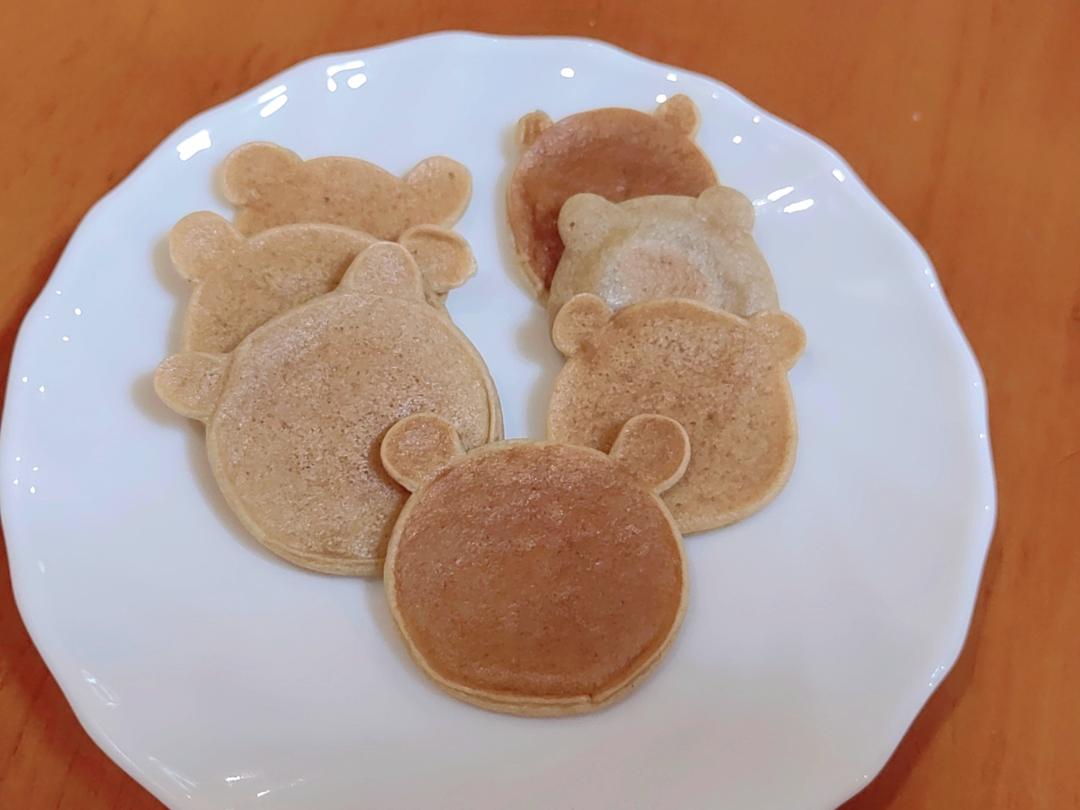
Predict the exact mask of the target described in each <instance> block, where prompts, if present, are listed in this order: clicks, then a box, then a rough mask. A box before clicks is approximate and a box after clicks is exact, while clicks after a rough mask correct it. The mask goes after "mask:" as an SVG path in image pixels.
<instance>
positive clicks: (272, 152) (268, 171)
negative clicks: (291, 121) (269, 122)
mask: <svg viewBox="0 0 1080 810" xmlns="http://www.w3.org/2000/svg"><path fill="white" fill-rule="evenodd" d="M302 163H303V161H302V160H301V159H300V156H299V155H297V154H296V153H295V152H293V151H291V150H289V149H286V148H285V147H283V146H278V145H277V144H273V143H264V142H261V141H256V142H255V143H245V144H244V145H243V146H238V147H236V149H234V150H232V151H231V152H230V153H229V154H228V156H226V158H225V160H224V161H223V162H222V164H221V172H222V182H223V184H224V187H225V199H227V200H228V201H229V202H231V203H233V204H234V205H244V204H247V203H250V202H254V201H255V200H257V199H258V198H259V195H260V194H261V193H262V192H263V191H264V190H265V189H266V188H267V187H268V186H271V185H273V184H275V183H278V182H280V181H281V179H282V177H284V176H286V175H287V174H288V173H289V172H291V171H292V170H293V169H294V168H295V167H297V166H299V165H301V164H302Z"/></svg>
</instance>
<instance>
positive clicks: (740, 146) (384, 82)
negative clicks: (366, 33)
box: [0, 34, 995, 810]
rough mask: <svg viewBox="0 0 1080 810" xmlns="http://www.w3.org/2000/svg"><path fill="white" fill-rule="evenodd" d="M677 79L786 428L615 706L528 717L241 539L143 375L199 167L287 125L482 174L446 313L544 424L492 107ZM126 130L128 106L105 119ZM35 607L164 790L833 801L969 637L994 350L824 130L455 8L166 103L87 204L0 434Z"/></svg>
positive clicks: (38, 625) (52, 641)
mask: <svg viewBox="0 0 1080 810" xmlns="http://www.w3.org/2000/svg"><path fill="white" fill-rule="evenodd" d="M676 92H682V93H687V94H688V95H690V96H691V97H692V98H693V99H694V100H695V101H696V102H697V104H698V106H699V107H700V109H701V115H702V126H701V131H700V134H699V140H700V143H701V144H702V146H703V147H704V149H705V150H706V152H707V153H708V155H709V156H710V158H711V159H712V160H713V162H714V164H715V166H716V168H717V171H718V173H719V175H720V177H721V178H722V180H723V181H724V182H726V183H728V184H730V185H733V186H735V187H737V188H739V189H740V190H742V191H744V192H745V193H746V194H747V195H748V196H750V197H751V198H752V199H753V200H755V203H756V204H757V212H758V219H757V226H756V235H757V237H758V239H759V241H760V244H761V246H762V248H763V250H764V252H765V255H766V256H767V258H768V259H769V261H770V263H771V265H772V268H773V271H774V273H775V276H776V281H777V286H778V288H779V291H780V297H781V301H782V303H783V305H784V308H785V309H786V310H788V311H789V312H791V313H792V314H794V315H795V316H796V317H797V318H798V319H799V320H800V321H801V322H802V323H803V325H804V326H805V328H806V332H807V335H808V340H809V347H808V351H807V353H806V355H805V356H804V357H803V358H802V360H801V361H800V362H799V364H798V365H797V366H796V367H795V369H794V371H793V372H792V375H791V382H792V387H793V390H794V394H795V400H796V403H797V406H798V415H799V424H800V432H801V444H800V448H799V458H798V462H797V464H796V468H795V472H794V475H793V476H792V479H791V483H790V484H789V486H788V487H787V489H786V490H785V491H784V492H783V493H782V494H781V495H780V497H779V498H778V499H777V500H776V501H775V502H774V503H773V504H772V505H771V506H769V507H768V508H767V509H766V510H765V511H763V512H761V513H760V514H758V515H757V516H755V517H753V518H751V519H749V520H747V521H745V522H743V523H741V524H739V525H736V526H734V527H731V528H728V529H725V530H722V531H719V532H715V533H713V534H711V535H708V534H706V535H699V536H695V537H691V538H689V540H688V542H687V546H688V553H689V558H690V560H689V561H690V573H691V602H690V607H689V611H688V614H687V618H686V623H685V625H684V628H683V631H682V634H681V636H680V637H679V638H678V640H677V641H676V643H675V645H674V647H673V648H672V650H671V652H670V653H669V655H668V657H667V659H666V661H665V662H664V664H663V665H662V666H661V667H660V668H659V669H658V671H657V673H656V674H655V676H654V677H653V678H652V679H651V680H650V681H648V682H647V683H646V684H645V685H644V686H643V687H642V688H641V689H640V690H639V691H638V692H637V693H635V694H634V695H632V696H631V697H630V698H629V699H627V700H626V701H625V702H623V703H621V704H619V705H618V706H616V707H614V708H613V709H611V710H608V711H605V712H602V713H599V714H596V715H593V716H588V717H581V718H574V719H567V720H557V721H537V720H524V719H519V718H512V717H503V716H497V715H492V714H488V713H485V712H482V711H479V710H476V709H473V708H471V707H469V706H466V705H463V704H460V703H457V702H455V701H453V700H451V699H449V698H447V697H446V696H444V695H443V694H441V693H440V692H439V691H437V690H436V689H435V688H434V687H433V686H432V685H430V684H429V683H428V682H427V681H426V680H425V679H424V678H423V676H422V675H421V674H420V673H419V671H418V670H417V669H416V668H415V667H414V666H413V665H412V664H411V663H410V662H409V661H408V659H407V656H406V654H405V651H404V648H403V646H402V644H401V642H400V641H399V640H398V638H397V636H396V634H395V631H394V628H393V626H392V625H391V622H390V618H389V615H388V612H387V609H386V605H385V603H384V599H383V595H382V591H381V585H380V584H379V583H376V582H360V581H356V580H347V579H335V578H329V577H323V576H318V575H315V574H308V573H305V572H303V571H300V570H297V569H294V568H292V567H290V566H289V565H287V564H286V563H283V562H280V561H279V560H277V559H275V558H274V557H272V556H270V555H269V554H268V553H266V552H263V551H262V550H261V549H260V548H259V547H257V546H256V545H255V544H254V543H253V542H252V541H250V540H248V539H246V538H245V537H244V534H243V532H242V531H241V529H240V528H239V524H238V522H237V521H236V520H235V519H234V518H233V517H232V516H231V514H230V513H229V512H228V509H227V507H226V506H225V504H224V501H223V499H222V497H221V496H220V494H219V493H218V491H217V489H216V487H215V485H214V483H213V481H212V479H211V476H210V472H209V468H208V464H207V462H206V459H205V455H204V452H203V448H202V439H201V435H200V434H201V428H199V427H198V426H197V425H194V424H191V423H187V422H186V421H185V420H183V419H180V418H179V417H176V416H175V415H173V414H172V413H171V412H169V411H168V410H166V409H165V408H164V406H162V405H161V404H160V403H159V402H158V401H157V400H156V398H155V396H154V394H153V391H152V389H151V384H150V374H151V371H152V370H153V368H154V366H155V365H156V364H157V363H158V361H159V360H160V359H161V358H162V357H164V356H165V355H166V354H168V353H169V352H170V350H172V349H173V348H174V347H175V346H176V338H177V333H178V326H179V315H180V312H181V304H182V302H183V300H184V297H185V295H186V287H185V283H184V282H182V281H181V280H180V279H179V277H178V276H177V274H176V273H175V272H174V271H173V270H172V268H171V267H170V265H169V262H168V257H167V251H166V248H165V242H164V239H165V236H166V234H167V232H168V230H169V228H170V226H171V225H172V224H173V223H174V222H175V221H176V220H177V219H179V218H180V217H181V216H183V215H184V214H186V213H188V212H190V211H194V210H197V209H204V208H208V209H212V210H215V211H219V212H221V213H225V214H227V213H228V212H229V209H228V207H227V205H226V204H225V203H224V201H223V200H222V199H221V197H220V195H219V194H218V192H217V191H216V187H215V183H214V179H215V168H216V166H217V164H218V163H219V161H220V160H221V158H222V157H223V156H224V155H225V154H227V153H228V152H229V150H231V149H232V148H233V147H235V146H237V145H238V144H240V143H243V142H245V141H248V140H253V139H263V140H271V141H277V142H279V143H282V144H284V145H286V146H288V147H290V148H292V149H295V150H296V151H298V152H299V153H301V154H302V155H304V156H305V157H311V156H315V155H321V154H352V155H358V156H362V157H364V158H366V159H369V160H372V161H374V162H376V163H379V164H380V165H382V166H385V167H387V168H388V169H390V170H392V171H394V172H397V173H401V172H404V171H405V170H406V169H408V168H409V167H410V166H412V165H413V164H414V163H415V162H417V161H418V160H420V159H421V158H423V157H425V156H427V155H433V154H447V155H450V156H452V157H454V158H456V159H457V160H460V161H462V162H463V163H464V164H465V165H467V166H468V167H469V169H470V170H471V171H472V174H473V184H474V194H473V201H472V204H471V206H470V208H469V210H468V212H467V214H466V215H465V217H464V218H463V219H462V221H461V222H460V223H459V226H458V227H459V230H460V231H461V233H462V234H464V236H465V237H466V238H467V239H468V240H469V241H470V242H471V243H472V246H473V249H474V251H475V253H476V255H477V258H478V261H479V267H480V271H479V273H478V275H477V276H476V277H475V278H474V279H473V280H472V281H470V282H469V283H468V284H467V285H466V286H465V287H463V288H462V289H460V290H458V291H456V292H454V293H452V294H451V296H450V302H449V306H450V310H451V311H452V313H453V315H454V318H455V319H456V321H457V323H458V324H459V325H460V326H461V327H462V329H463V330H464V331H465V332H466V333H467V334H468V335H469V336H470V337H471V339H472V340H473V341H474V342H475V343H476V345H477V347H478V348H479V350H480V352H481V353H482V354H483V356H484V357H485V359H486V360H487V362H488V364H489V366H490V367H491V370H492V372H493V374H494V377H495V382H496V384H497V385H498V388H499V391H500V393H501V396H502V401H503V408H504V411H505V416H506V434H507V436H509V437H515V436H533V437H539V436H540V435H541V434H542V430H543V425H544V409H545V404H546V401H547V396H548V392H549V389H550V385H551V380H552V378H553V375H554V373H555V372H556V371H557V369H558V367H559V358H558V357H557V355H556V352H555V350H554V349H553V348H552V347H551V345H550V341H549V340H548V337H547V320H546V316H545V313H544V312H543V310H542V309H541V308H540V307H539V306H537V305H536V304H535V303H534V302H533V301H532V299H531V298H530V296H529V295H528V294H527V293H526V292H525V286H524V283H523V282H522V281H521V280H520V277H519V273H518V270H517V269H516V267H515V266H514V265H513V263H512V260H511V249H510V246H509V236H508V229H507V228H506V226H505V223H504V207H503V199H504V193H505V183H506V179H507V176H508V171H509V169H508V167H509V166H510V165H511V160H512V156H513V148H512V138H511V133H512V129H513V125H514V122H515V121H516V120H517V119H518V118H519V117H520V116H521V115H522V114H524V113H526V112H528V111H530V110H532V109H535V108H541V109H544V110H546V111H547V112H548V113H550V114H551V115H552V116H553V117H554V118H560V117H562V116H564V115H567V114H569V113H572V112H576V111H578V110H582V109H586V108H590V107H597V106H604V105H624V106H630V107H636V108H640V109H651V108H652V107H654V106H655V104H656V103H657V99H658V98H662V97H663V96H665V95H669V94H673V93H676ZM118 125H120V124H118ZM0 474H2V479H0V506H2V514H3V524H4V531H5V534H6V537H7V543H8V550H9V554H10V560H11V570H12V577H13V579H14V582H15V588H16V595H17V599H18V603H19V607H20V610H21V612H22V615H23V617H24V619H25V621H26V624H27V626H28V627H29V629H30V632H31V634H32V635H33V637H34V640H35V642H36V643H37V645H38V647H39V648H40V650H41V652H42V654H43V655H44V657H45V660H46V662H47V663H48V665H49V667H50V669H51V670H52V672H53V674H54V675H55V676H56V678H57V680H58V681H59V683H60V685H61V687H62V688H63V690H64V692H65V694H66V695H67V697H68V699H69V700H70V701H71V704H72V705H73V706H74V708H75V711H76V713H77V714H78V716H79V719H80V720H81V721H82V723H83V725H84V726H86V728H87V730H88V731H89V732H90V734H91V735H92V736H93V737H94V739H95V740H96V741H97V742H98V744H100V745H101V746H102V747H103V748H104V749H105V750H106V751H107V752H108V753H109V754H110V756H112V757H113V758H114V759H115V760H116V761H117V762H119V763H120V765H121V766H122V767H124V768H125V769H126V770H128V771H129V772H130V773H131V774H132V775H133V776H134V777H135V778H136V779H138V780H139V781H140V782H142V783H143V784H144V785H146V787H148V788H149V789H150V790H151V791H153V792H154V794H156V795H157V796H158V797H159V798H161V799H162V800H163V801H164V802H166V803H167V804H169V805H171V806H174V807H197V808H242V807H271V808H273V807H355V806H369V807H382V808H387V807H403V808H405V807H425V806H426V807H461V808H473V809H475V808H486V807H490V808H500V807H507V806H515V807H538V808H540V807H544V808H549V807H618V808H628V807H659V806H666V807H693V806H702V807H703V806H710V807H716V806H726V807H739V808H784V809H785V810H791V808H823V807H828V806H831V805H835V804H838V803H839V802H841V801H842V800H843V799H844V798H846V797H847V796H848V795H850V794H851V793H853V792H854V791H856V790H857V789H858V788H859V787H861V786H862V785H863V784H864V783H865V781H866V780H868V779H870V778H871V777H872V776H873V775H874V774H875V773H876V772H877V771H878V769H879V768H880V767H881V766H882V765H883V764H884V762H885V760H886V759H887V757H888V756H889V754H890V753H891V751H892V750H893V748H894V747H895V745H896V744H897V742H898V741H899V739H900V737H901V735H902V734H903V732H904V730H905V729H906V727H907V726H908V724H909V723H910V722H911V720H912V719H913V718H914V716H915V714H916V713H917V712H918V710H919V708H920V707H921V706H922V704H923V703H924V701H925V700H926V698H927V697H928V695H929V694H930V692H931V691H932V690H933V688H934V687H935V685H936V684H937V683H938V682H939V681H940V680H941V678H942V677H943V676H944V675H945V673H946V672H947V671H948V669H949V668H950V666H951V665H952V663H953V661H954V660H955V658H956V655H957V654H958V652H959V650H960V647H961V645H962V643H963V639H964V635H965V632H966V629H967V626H968V621H969V617H970V613H971V609H972V605H973V603H974V599H975V594H976V589H977V586H978V581H979V576H980V573H981V570H982V564H983V560H984V557H985V553H986V550H987V545H988V543H989V540H990V536H991V533H992V528H993V522H994V509H995V499H994V486H993V469H992V463H991V457H990V449H989V443H988V439H987V435H986V417H985V395H984V391H983V384H982V379H981V376H980V372H979V369H978V367H977V365H976V363H975V361H974V359H973V357H972V354H971V352H970V350H969V348H968V346H967V344H966V342H965V340H964V337H963V335H962V334H961V333H960V331H959V329H958V327H957V325H956V323H955V321H954V319H953V317H952V315H951V313H950V311H949V309H948V306H947V304H946V303H945V300H944V298H943V297H942V295H941V292H940V290H938V289H937V281H936V277H935V275H934V271H933V268H932V267H931V265H930V262H929V260H928V259H927V257H926V255H925V254H924V253H923V251H922V250H921V249H920V248H919V246H918V245H917V244H916V243H915V242H914V241H913V240H912V238H911V237H910V236H909V235H908V234H907V233H906V232H905V231H904V229H903V228H902V227H901V226H900V225H899V224H898V223H897V222H896V221H895V220H894V219H893V217H892V216H891V215H890V214H889V213H888V212H887V211H886V210H885V209H884V208H882V206H881V205H880V204H879V203H878V202H877V201H876V200H875V199H874V198H873V197H872V196H871V194H870V193H869V192H868V191H867V190H866V189H865V188H864V187H863V185H862V184H861V183H860V182H859V180H858V179H857V178H856V177H855V176H854V175H853V173H852V171H851V169H850V168H849V167H848V166H847V165H846V164H845V163H844V162H843V160H841V159H840V158H839V157H838V156H837V155H836V154H835V153H834V152H832V151H831V150H830V149H828V148H827V147H825V146H823V145H822V144H821V143H819V142H817V141H815V140H814V139H812V138H810V137H808V136H806V135H805V134H803V133H801V132H798V131H796V130H794V129H793V128H791V127H790V126H788V125H786V124H784V123H782V122H780V121H778V120H776V119H774V118H772V117H770V116H769V115H768V114H766V113H765V112H763V111H762V110H760V109H758V108H756V107H754V106H753V105H752V104H750V103H748V102H747V101H746V100H745V99H743V98H741V97H740V96H738V95H737V94H735V93H734V92H732V91H731V90H729V89H727V88H726V87H724V86H723V85H720V84H718V83H717V82H715V81H713V80H711V79H707V78H704V77H701V76H697V75H692V74H688V73H685V72H683V71H680V70H678V69H674V68H669V67H666V66H661V65H657V64H655V63H651V62H647V61H643V60H641V59H638V58H636V57H633V56H630V55H628V54H626V53H623V52H621V51H618V50H616V49H613V48H611V47H609V46H607V45H603V44H600V43H595V42H588V41H582V40H568V39H503V38H492V37H486V36H475V35H468V34H442V35H436V36H430V37H425V38H421V39H416V40H410V41H406V42H401V43H397V44H394V45H388V46H384V47H380V48H374V49H371V50H367V51H361V52H357V53H349V54H339V55H336V56H327V57H320V58H317V59H314V60H311V61H309V62H305V63H303V64H301V65H298V66H297V67H295V68H292V69H291V70H288V71H286V72H285V73H282V74H281V75H280V76H277V77H275V78H273V79H270V80H269V81H267V82H266V83H265V84H263V85H262V86H260V87H258V88H256V89H254V90H252V91H251V92H249V93H246V94H244V95H243V96H241V97H239V98H237V99H235V100H233V101H231V102H229V103H227V104H225V105H223V106H221V107H218V108H217V109H214V110H211V111H209V112H207V113H205V114H203V115H201V116H199V117H197V118H195V119H194V120H192V121H190V122H188V123H187V124H185V125H184V126H182V127H181V128H180V129H179V130H177V132H176V133H175V134H174V135H172V136H171V137H169V138H168V139H167V140H166V141H165V142H164V143H163V144H162V145H161V146H160V147H159V148H158V149H156V150H155V151H154V152H153V154H151V155H150V157H149V158H148V159H147V160H146V161H145V162H144V163H143V164H142V165H141V166H140V167H139V168H138V169H137V170H136V171H135V172H134V173H133V174H132V175H131V176H130V177H129V178H128V179H127V180H125V181H124V182H123V183H122V184H121V185H120V186H119V187H118V188H117V189H116V190H115V191H113V192H112V193H110V194H109V195H108V196H106V197H105V198H104V199H103V200H102V201H101V202H100V203H99V204H98V205H96V206H95V207H94V208H93V210H92V211H91V212H90V213H89V214H88V215H87V217H86V219H85V220H84V221H83V223H82V225H81V226H80V227H79V229H78V231H77V232H76V233H75V235H74V236H73V238H72V239H71V242H70V244H69V245H68V247H67V250H66V251H65V252H64V255H63V257H62V259H61V260H60V263H59V265H58V266H57V268H56V271H55V273H54V274H53V276H52V278H51V279H50V281H49V283H48V285H47V286H46V288H45V290H44V291H43V292H42V294H41V297H40V298H39V299H38V300H37V302H36V303H35V304H34V306H33V307H32V308H31V310H30V312H29V314H28V315H27V318H26V321H25V323H24V324H23V327H22V330H21V332H20V334H19V339H18V343H17V347H16V350H15V354H14V359H13V361H12V366H11V376H10V379H9V383H8V394H7V402H6V408H5V413H4V420H3V427H2V437H0Z"/></svg>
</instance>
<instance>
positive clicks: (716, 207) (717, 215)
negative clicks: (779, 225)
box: [696, 186, 754, 233]
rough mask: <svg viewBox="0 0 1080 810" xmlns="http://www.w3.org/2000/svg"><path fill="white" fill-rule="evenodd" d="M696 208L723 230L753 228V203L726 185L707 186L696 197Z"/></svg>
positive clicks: (745, 230)
mask: <svg viewBox="0 0 1080 810" xmlns="http://www.w3.org/2000/svg"><path fill="white" fill-rule="evenodd" d="M696 205H697V210H698V211H699V212H700V213H701V214H703V215H704V216H705V217H706V218H707V219H708V220H709V221H710V222H712V223H714V224H716V225H718V226H719V227H721V228H723V229H724V230H737V231H744V232H746V233H749V232H750V231H752V230H753V229H754V204H753V203H752V202H750V199H749V198H748V197H747V196H746V195H745V194H740V193H739V192H738V191H736V190H735V189H733V188H728V187H727V186H713V187H712V188H707V189H705V190H704V191H703V192H701V194H700V195H699V196H698V198H697V204H696Z"/></svg>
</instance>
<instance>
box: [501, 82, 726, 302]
mask: <svg viewBox="0 0 1080 810" xmlns="http://www.w3.org/2000/svg"><path fill="white" fill-rule="evenodd" d="M697 127H698V111H697V108H696V107H695V106H694V103H693V102H692V101H691V100H690V99H689V98H687V97H686V96H683V95H677V96H672V97H671V98H669V99H668V100H667V101H665V102H664V103H663V104H661V105H660V106H659V107H658V108H657V110H656V112H655V113H653V114H652V115H649V114H648V113H643V112H639V111H638V110H628V109H625V108H622V107H606V108H603V109H599V110H589V111H587V112H582V113H577V114H576V115H571V116H569V117H568V118H563V119H562V120H561V121H558V122H555V123H552V121H551V119H550V118H549V117H548V116H547V115H546V114H545V113H542V112H534V113H530V114H529V115H526V116H525V117H524V118H522V119H521V121H519V122H518V140H519V142H520V143H521V145H522V147H523V148H522V152H521V156H520V158H518V163H517V167H516V168H515V169H514V174H513V177H511V179H510V187H509V190H508V198H507V210H508V214H509V218H510V228H511V230H512V231H513V233H514V243H515V245H516V247H517V253H518V257H519V258H520V260H521V262H522V265H523V267H524V269H525V273H526V275H527V276H528V278H529V281H530V283H531V284H532V286H533V288H534V289H535V291H536V293H537V294H538V295H540V296H541V297H543V296H544V295H545V294H546V292H547V290H548V288H549V287H550V286H551V278H552V276H553V275H554V274H555V268H556V266H557V265H558V264H559V258H560V257H561V256H562V251H563V243H562V239H561V238H560V237H559V229H558V218H559V210H560V209H561V208H562V206H563V203H564V202H566V200H567V199H569V198H570V197H572V196H573V195H575V194H581V193H584V192H588V193H591V194H599V195H600V196H601V197H604V198H605V199H608V200H611V201H612V202H622V201H623V200H629V199H631V198H633V197H645V196H648V195H651V194H678V195H688V196H691V197H696V196H697V195H698V194H700V193H701V192H703V191H704V190H705V189H707V188H709V187H710V186H715V185H716V173H715V172H714V171H713V168H712V166H711V165H710V164H709V161H708V159H707V158H706V157H705V155H704V153H703V152H702V151H701V149H699V148H698V146H697V144H695V143H694V141H693V137H694V133H695V132H697Z"/></svg>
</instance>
